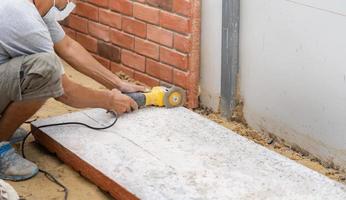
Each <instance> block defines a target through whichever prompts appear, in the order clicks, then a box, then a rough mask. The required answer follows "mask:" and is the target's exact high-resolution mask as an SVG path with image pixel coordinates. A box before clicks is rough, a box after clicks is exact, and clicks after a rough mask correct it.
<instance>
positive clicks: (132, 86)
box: [119, 81, 150, 93]
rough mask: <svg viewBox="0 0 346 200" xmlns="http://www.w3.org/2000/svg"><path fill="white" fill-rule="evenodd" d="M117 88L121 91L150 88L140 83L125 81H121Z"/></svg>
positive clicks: (140, 90)
mask: <svg viewBox="0 0 346 200" xmlns="http://www.w3.org/2000/svg"><path fill="white" fill-rule="evenodd" d="M119 90H120V91H121V92H123V93H132V92H149V91H150V89H149V88H146V87H144V86H142V85H136V84H133V83H129V82H126V81H122V83H121V85H120V87H119Z"/></svg>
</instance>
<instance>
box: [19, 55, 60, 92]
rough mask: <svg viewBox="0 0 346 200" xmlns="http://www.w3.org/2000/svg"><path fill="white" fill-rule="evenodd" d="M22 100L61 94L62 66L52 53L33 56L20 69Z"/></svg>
mask: <svg viewBox="0 0 346 200" xmlns="http://www.w3.org/2000/svg"><path fill="white" fill-rule="evenodd" d="M22 70H23V71H22V78H21V88H22V91H21V92H22V97H23V99H33V98H50V97H58V96H61V95H62V94H63V89H62V83H61V75H62V74H63V66H62V63H61V62H60V59H59V57H58V56H57V55H55V54H54V53H40V54H35V55H33V56H32V57H31V58H30V59H29V60H28V61H27V62H25V65H24V66H23V68H22Z"/></svg>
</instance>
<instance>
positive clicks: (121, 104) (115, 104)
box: [108, 89, 138, 115]
mask: <svg viewBox="0 0 346 200" xmlns="http://www.w3.org/2000/svg"><path fill="white" fill-rule="evenodd" d="M108 107H109V108H108V109H109V110H110V111H113V112H116V113H117V114H119V115H121V114H123V113H126V112H127V113H128V112H132V111H134V110H138V105H137V103H136V102H135V101H134V100H133V99H131V98H130V97H128V96H126V95H124V94H122V93H121V92H120V91H119V90H117V89H114V90H112V91H110V100H109V106H108Z"/></svg>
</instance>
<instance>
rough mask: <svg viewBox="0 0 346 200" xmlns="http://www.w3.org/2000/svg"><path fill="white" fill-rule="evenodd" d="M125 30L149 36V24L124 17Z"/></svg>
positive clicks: (143, 36) (140, 35) (141, 35)
mask: <svg viewBox="0 0 346 200" xmlns="http://www.w3.org/2000/svg"><path fill="white" fill-rule="evenodd" d="M122 27H123V30H124V31H125V32H128V33H131V34H133V35H137V36H139V37H142V38H145V37H146V36H147V25H146V24H145V23H143V22H141V21H138V20H134V19H130V18H125V17H124V18H123V26H122Z"/></svg>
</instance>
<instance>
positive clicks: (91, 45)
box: [76, 32, 98, 53]
mask: <svg viewBox="0 0 346 200" xmlns="http://www.w3.org/2000/svg"><path fill="white" fill-rule="evenodd" d="M76 41H77V42H79V43H80V44H81V45H82V46H83V47H84V48H85V49H87V50H88V51H91V52H93V53H97V49H98V48H97V40H96V39H95V38H93V37H90V36H88V35H85V34H83V33H78V32H77V33H76Z"/></svg>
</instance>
